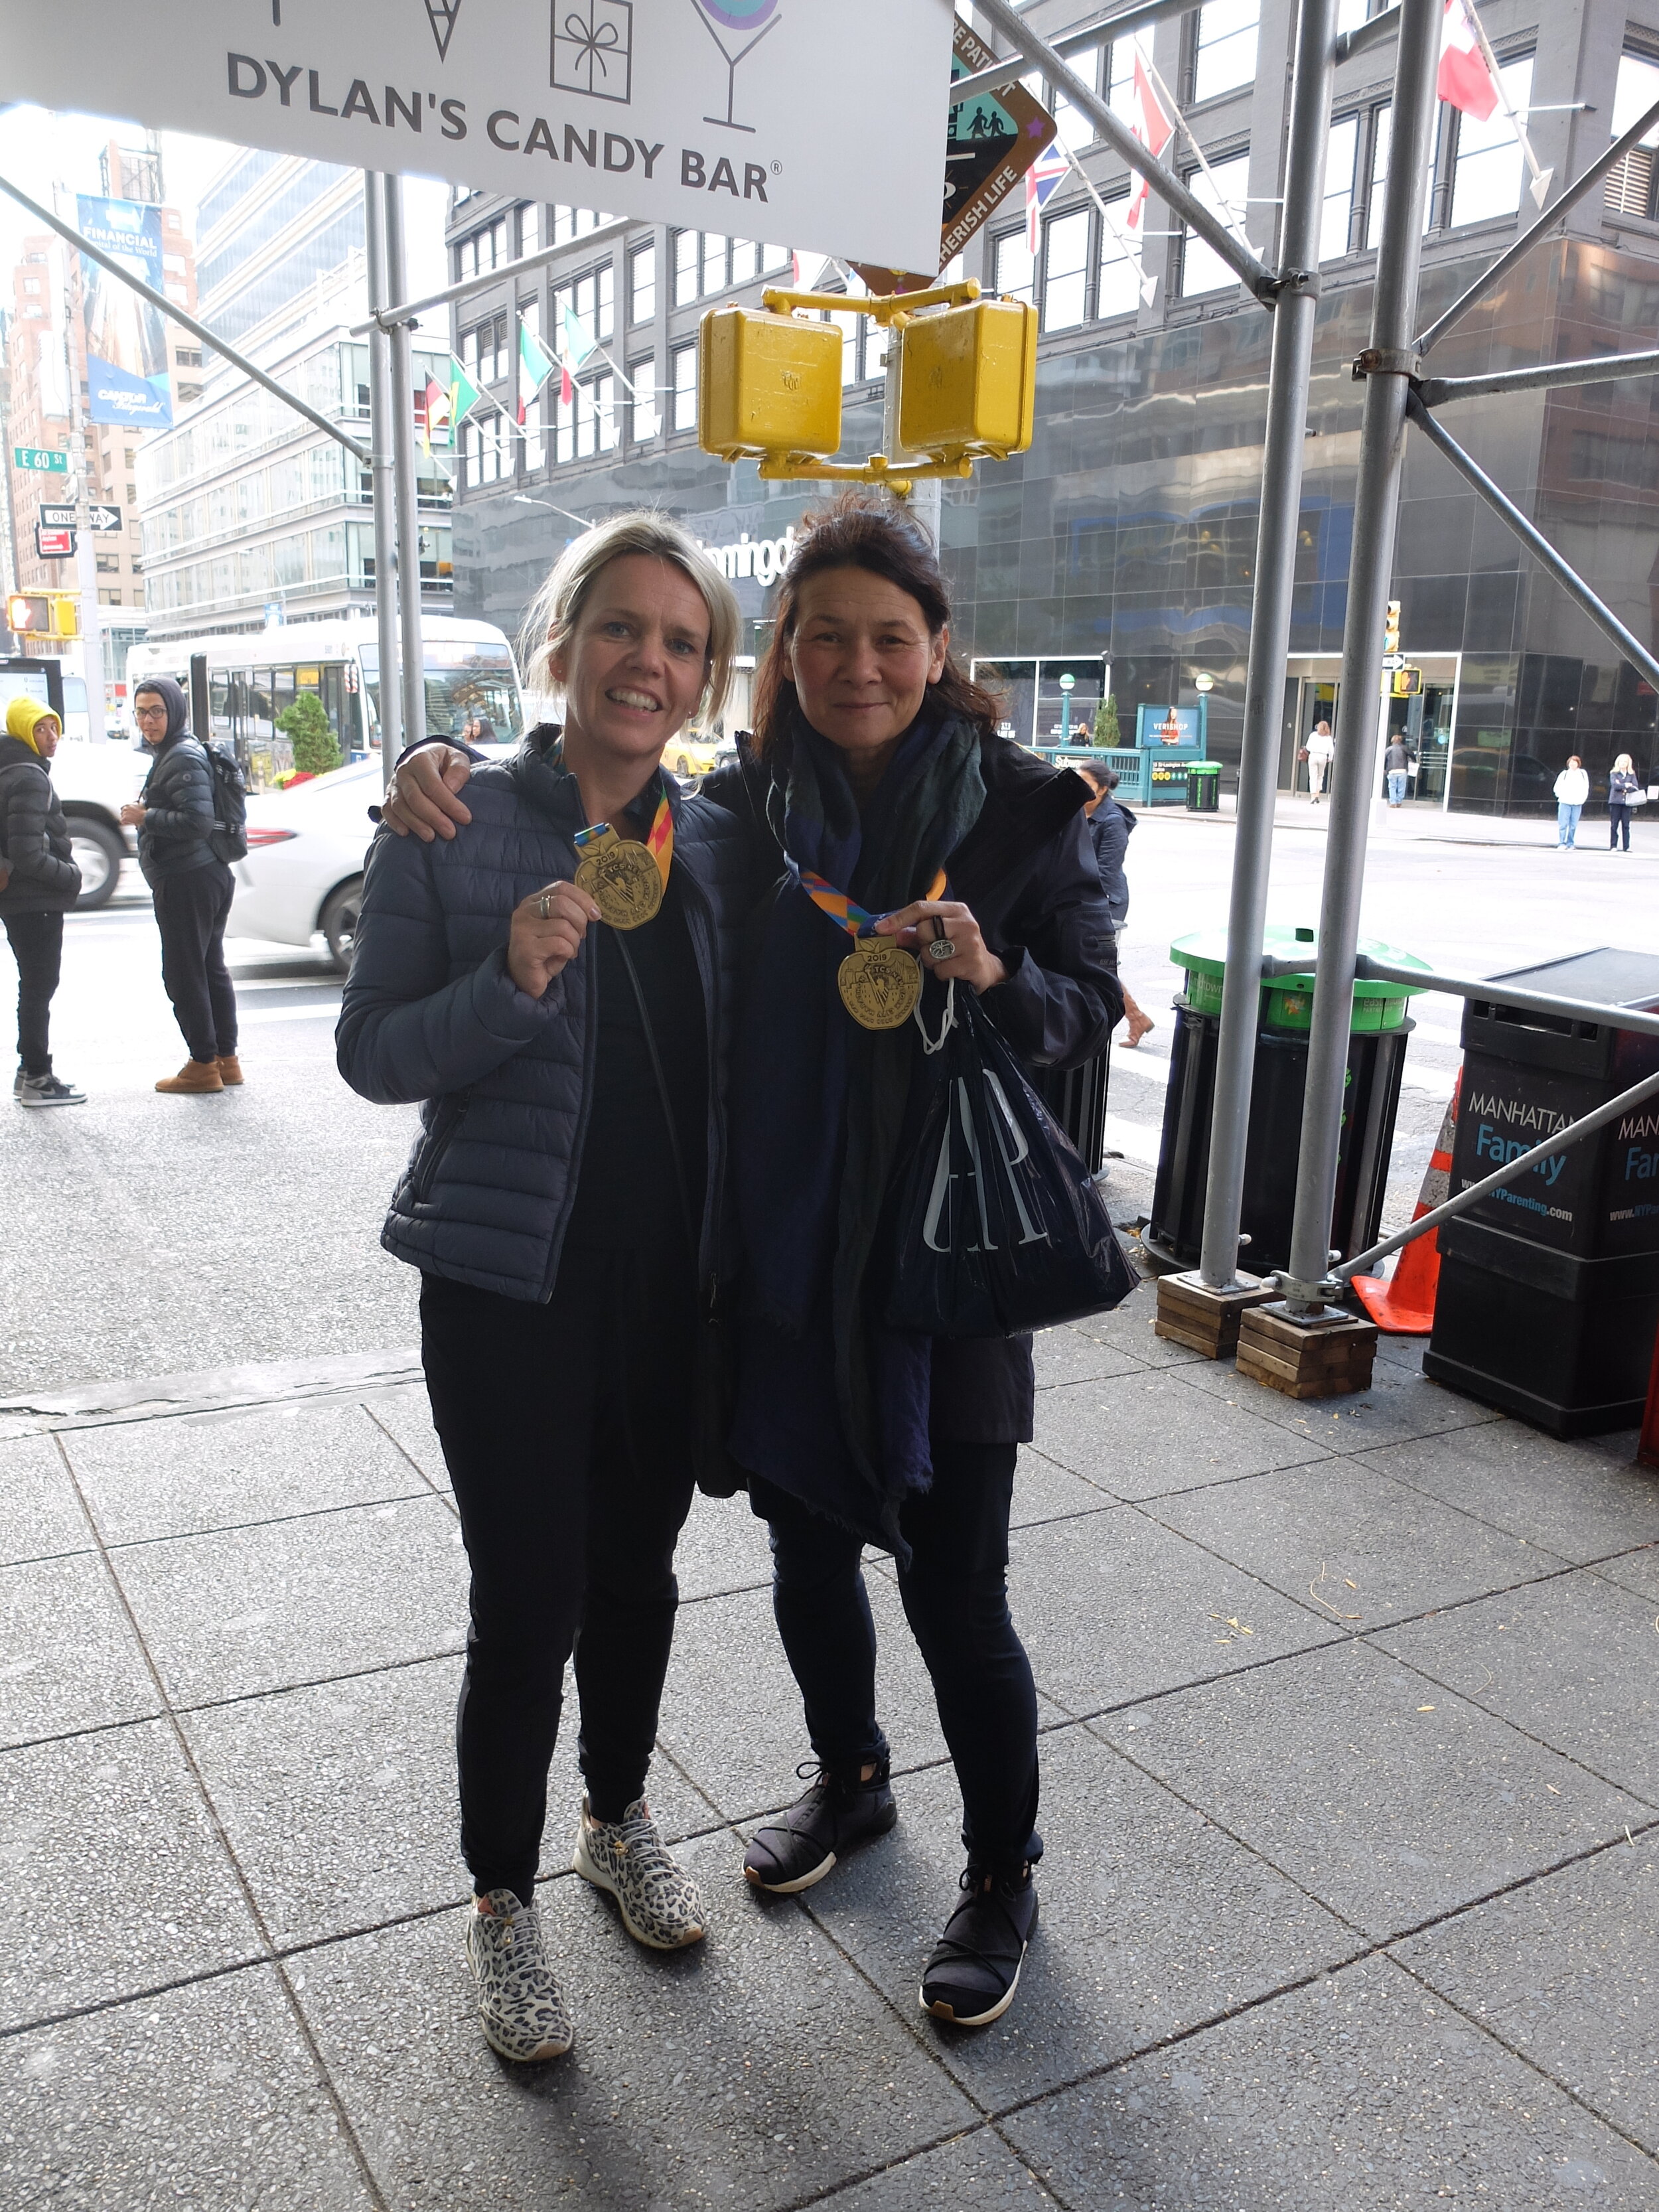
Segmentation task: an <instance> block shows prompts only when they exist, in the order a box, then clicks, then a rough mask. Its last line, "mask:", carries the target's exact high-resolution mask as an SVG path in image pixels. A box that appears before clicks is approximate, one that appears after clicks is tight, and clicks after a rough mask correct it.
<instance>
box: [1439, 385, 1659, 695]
mask: <svg viewBox="0 0 1659 2212" xmlns="http://www.w3.org/2000/svg"><path fill="white" fill-rule="evenodd" d="M1407 412H1408V413H1409V415H1410V416H1411V419H1412V421H1413V422H1415V423H1416V425H1417V427H1418V428H1419V430H1420V431H1421V432H1422V433H1423V435H1424V436H1425V438H1426V439H1427V440H1428V441H1429V443H1430V444H1431V446H1432V447H1434V449H1435V451H1436V452H1437V453H1440V454H1442V455H1443V456H1444V458H1445V459H1447V460H1449V462H1450V463H1451V465H1452V466H1453V468H1455V470H1456V471H1457V473H1458V474H1459V476H1461V477H1462V478H1463V481H1464V482H1465V483H1467V484H1468V485H1470V486H1471V487H1472V488H1473V489H1474V490H1475V491H1477V492H1479V494H1480V496H1481V498H1482V499H1484V500H1485V501H1486V504H1487V506H1488V507H1491V508H1492V512H1493V513H1494V514H1498V515H1501V516H1502V518H1503V519H1504V521H1505V522H1506V523H1508V525H1509V526H1510V529H1511V530H1512V531H1513V532H1515V534H1516V537H1517V538H1519V539H1520V540H1521V543H1522V544H1523V545H1524V546H1525V547H1526V549H1527V550H1528V552H1529V553H1530V554H1531V555H1532V556H1533V558H1534V561H1536V562H1538V563H1539V565H1540V566H1541V568H1547V569H1548V571H1549V573H1550V574H1551V575H1552V576H1553V577H1554V579H1555V580H1556V582H1557V583H1558V584H1559V585H1560V586H1561V588H1562V590H1563V591H1564V592H1565V593H1566V595H1567V597H1568V598H1569V599H1571V601H1572V602H1573V604H1574V605H1575V606H1577V607H1579V608H1580V609H1582V611H1583V612H1584V613H1585V614H1587V615H1588V616H1589V618H1590V620H1591V621H1592V622H1593V623H1595V627H1596V628H1597V629H1599V630H1600V631H1601V633H1602V635H1604V636H1605V637H1607V638H1608V639H1610V640H1611V641H1612V642H1613V644H1614V645H1615V646H1617V647H1618V648H1619V650H1620V653H1623V655H1624V656H1625V659H1626V660H1628V661H1629V662H1630V664H1631V665H1632V667H1633V668H1638V669H1639V670H1640V671H1641V672H1642V674H1643V675H1644V676H1645V677H1646V678H1647V680H1648V682H1649V683H1650V684H1651V685H1652V686H1653V688H1654V690H1656V691H1659V660H1656V659H1655V658H1654V656H1653V655H1652V653H1650V652H1649V651H1648V649H1647V647H1645V646H1644V645H1642V644H1640V643H1639V642H1638V640H1637V639H1636V638H1635V637H1634V636H1633V635H1632V633H1631V632H1630V631H1629V630H1627V629H1626V628H1625V625H1624V624H1623V623H1621V622H1620V619H1619V617H1618V616H1617V615H1616V614H1614V613H1613V610H1612V609H1611V608H1610V607H1607V606H1604V605H1602V603H1601V600H1600V599H1597V598H1596V596H1595V592H1593V591H1591V589H1590V587H1589V585H1588V584H1587V583H1586V582H1585V581H1584V580H1583V577H1582V576H1581V575H1580V574H1578V572H1577V569H1576V568H1573V567H1572V566H1571V563H1570V562H1566V561H1565V560H1563V559H1562V557H1561V556H1560V554H1559V553H1558V552H1557V551H1556V550H1555V548H1554V546H1553V545H1552V544H1550V542H1549V539H1548V538H1546V537H1544V536H1543V534H1542V533H1541V532H1540V531H1539V530H1537V529H1536V528H1534V526H1533V524H1532V523H1530V522H1529V521H1528V520H1527V518H1526V516H1525V515H1524V514H1522V512H1521V510H1520V508H1519V507H1517V506H1516V504H1515V501H1513V500H1512V499H1510V497H1509V496H1508V495H1507V494H1505V493H1504V492H1501V491H1499V489H1498V486H1497V485H1496V484H1495V483H1493V482H1492V478H1491V477H1489V476H1488V475H1487V474H1486V471H1485V470H1484V469H1483V468H1482V467H1481V466H1480V463H1479V462H1478V461H1476V460H1474V459H1471V458H1470V456H1469V455H1468V453H1465V452H1464V451H1463V448H1462V447H1461V446H1460V445H1459V444H1458V442H1457V441H1456V439H1455V438H1453V437H1450V436H1449V435H1448V434H1447V433H1446V432H1445V431H1444V430H1443V429H1442V428H1441V427H1440V425H1439V423H1438V422H1436V421H1435V419H1434V417H1433V416H1432V415H1431V414H1430V412H1429V410H1428V409H1427V408H1426V407H1425V405H1424V404H1423V403H1422V401H1421V400H1420V399H1419V398H1418V396H1417V394H1416V393H1415V392H1413V393H1412V394H1411V395H1410V399H1409V404H1408V408H1407Z"/></svg>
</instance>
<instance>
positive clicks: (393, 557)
mask: <svg viewBox="0 0 1659 2212" xmlns="http://www.w3.org/2000/svg"><path fill="white" fill-rule="evenodd" d="M385 203H386V194H385V179H384V178H383V177H382V176H381V175H380V172H379V171H378V170H377V169H366V170H365V171H364V172H363V236H364V238H365V240H366V241H367V245H368V306H369V312H370V313H371V314H372V315H373V314H378V313H379V312H380V309H381V308H382V307H386V306H387V305H388V304H389V303H390V301H391V298H392V292H391V287H390V283H389V282H388V279H387V274H386V204H385ZM368 442H369V445H370V447H372V449H373V451H372V453H371V456H370V460H369V483H370V487H371V492H370V496H371V497H372V499H373V500H374V623H375V629H376V631H377V633H378V635H379V639H380V687H379V695H378V700H377V709H378V714H379V720H380V780H381V782H382V784H383V785H384V786H387V787H389V786H390V784H391V782H392V770H393V769H394V768H395V767H396V766H397V763H398V753H399V752H400V751H401V750H403V747H402V743H401V739H402V735H403V726H404V718H403V698H402V689H401V678H400V675H399V671H398V527H397V521H396V518H395V517H394V515H393V513H392V502H393V500H394V498H395V496H396V494H395V492H394V490H393V483H392V479H393V470H392V340H391V338H390V337H389V336H388V335H387V333H386V331H385V330H384V329H382V328H381V326H380V325H379V324H378V323H375V322H371V323H370V324H369V325H368Z"/></svg>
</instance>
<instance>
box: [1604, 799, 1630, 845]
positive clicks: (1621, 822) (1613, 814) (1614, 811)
mask: <svg viewBox="0 0 1659 2212" xmlns="http://www.w3.org/2000/svg"><path fill="white" fill-rule="evenodd" d="M1630 817H1631V810H1630V808H1629V807H1628V806H1625V805H1620V802H1619V800H1617V799H1609V800H1608V801H1607V842H1608V844H1609V845H1617V844H1618V842H1619V833H1620V830H1623V832H1624V836H1625V850H1626V852H1627V853H1628V852H1629V850H1630Z"/></svg>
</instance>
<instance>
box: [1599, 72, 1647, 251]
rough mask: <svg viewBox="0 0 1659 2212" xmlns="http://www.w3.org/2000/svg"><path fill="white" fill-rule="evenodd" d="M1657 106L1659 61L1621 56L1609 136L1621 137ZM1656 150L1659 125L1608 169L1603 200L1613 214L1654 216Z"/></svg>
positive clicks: (1603, 189) (1603, 188)
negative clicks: (1650, 109) (1621, 159)
mask: <svg viewBox="0 0 1659 2212" xmlns="http://www.w3.org/2000/svg"><path fill="white" fill-rule="evenodd" d="M1656 103H1659V62H1656V61H1653V60H1651V59H1650V58H1649V57H1648V56H1647V55H1646V54H1632V53H1625V54H1621V55H1620V58H1619V86H1618V89H1617V91H1616V92H1615V93H1614V94H1613V127H1612V129H1611V130H1610V131H1608V133H1607V136H1608V137H1609V138H1622V137H1624V135H1625V133H1626V131H1628V130H1629V129H1630V128H1631V126H1632V124H1634V123H1638V122H1639V121H1640V120H1641V118H1642V117H1643V116H1644V115H1645V114H1646V113H1647V112H1648V110H1649V108H1650V107H1652V106H1655V104H1656ZM1656 149H1659V123H1656V124H1655V125H1653V127H1652V129H1651V130H1650V131H1648V133H1647V134H1646V136H1645V137H1644V138H1643V139H1642V141H1641V143H1640V144H1639V145H1636V146H1632V149H1631V150H1630V152H1629V153H1628V154H1626V156H1625V158H1624V160H1623V161H1620V162H1617V163H1616V164H1615V165H1614V166H1613V167H1612V168H1611V169H1609V170H1608V172H1607V183H1606V184H1605V185H1603V187H1602V197H1604V199H1605V200H1606V202H1607V206H1608V208H1609V209H1610V210H1612V211H1613V214H1614V215H1640V216H1652V214H1653V211H1654V204H1655V197H1654V194H1655V182H1656V176H1655V172H1656V167H1659V153H1656Z"/></svg>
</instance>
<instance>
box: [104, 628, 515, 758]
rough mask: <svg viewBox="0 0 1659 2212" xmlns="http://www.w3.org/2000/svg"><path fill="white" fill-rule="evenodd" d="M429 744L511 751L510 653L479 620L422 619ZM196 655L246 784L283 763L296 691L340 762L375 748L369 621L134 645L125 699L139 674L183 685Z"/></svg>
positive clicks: (376, 656)
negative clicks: (324, 723) (312, 707)
mask: <svg viewBox="0 0 1659 2212" xmlns="http://www.w3.org/2000/svg"><path fill="white" fill-rule="evenodd" d="M421 629H422V640H423V643H424V647H425V659H426V725H425V729H424V731H423V732H422V734H423V735H425V736H428V737H458V736H459V734H460V733H461V732H462V731H463V729H465V727H466V726H468V725H469V724H471V725H473V726H475V734H474V738H473V742H474V743H483V744H500V745H513V744H518V742H519V740H520V738H522V737H523V735H524V731H525V709H524V698H523V695H522V693H521V692H520V689H519V674H518V669H517V667H516V665H515V664H514V662H513V648H512V647H511V646H510V645H509V644H508V643H507V636H506V634H505V632H504V631H501V630H499V629H495V628H494V627H493V626H492V625H491V624H490V623H476V622H463V621H461V620H459V618H458V617H454V616H451V615H428V616H427V617H425V618H424V620H423V621H422V625H421ZM196 653H204V654H205V655H206V658H207V668H208V692H209V698H210V703H211V708H212V721H213V728H212V735H213V736H214V737H215V738H220V739H222V740H224V741H226V742H228V744H230V745H231V746H232V747H233V748H234V751H235V754H236V757H237V759H238V760H239V761H240V763H242V767H243V770H244V772H245V773H246V776H247V779H248V782H249V784H250V786H251V787H252V788H253V789H255V790H263V789H264V788H265V787H266V786H268V785H270V784H271V783H274V782H275V781H276V778H277V777H278V776H279V775H284V774H286V773H287V771H288V770H289V769H291V768H292V767H293V765H294V756H293V750H292V748H291V747H290V745H289V741H288V738H286V737H285V736H284V735H283V732H282V730H281V729H280V728H279V726H278V725H279V724H280V722H281V720H282V718H283V714H284V712H285V711H286V709H287V708H289V707H291V706H292V705H293V703H294V702H295V699H296V698H297V697H299V696H300V695H301V693H302V692H307V691H308V692H311V693H312V694H313V695H314V696H316V697H317V698H319V699H320V700H321V702H322V704H323V709H324V712H325V714H327V716H328V719H329V722H330V724H331V726H332V728H333V731H334V735H335V738H336V740H337V743H338V744H339V748H340V755H341V758H342V759H343V760H345V761H350V760H362V759H363V758H364V757H366V756H367V755H368V754H369V753H371V752H378V751H379V750H380V643H379V633H378V630H377V629H376V626H375V623H374V617H373V616H372V615H366V614H365V615H353V616H348V617H344V618H343V619H342V620H339V621H336V622H316V623H278V624H276V625H275V626H274V627H271V628H270V629H262V630H244V631H241V632H240V633H233V634H231V635H221V636H216V637H202V638H188V637H180V638H169V639H164V640H161V641H155V642H151V641H148V640H147V641H145V642H144V643H143V644H141V645H135V646H133V647H132V648H131V651H130V653H128V655H127V696H128V698H129V699H131V696H132V695H133V692H134V691H135V690H137V686H138V685H139V684H142V683H143V679H144V678H145V677H147V676H173V677H176V678H178V680H179V683H180V684H183V685H184V686H185V690H186V691H188V690H189V688H190V664H191V656H192V655H193V654H196Z"/></svg>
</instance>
